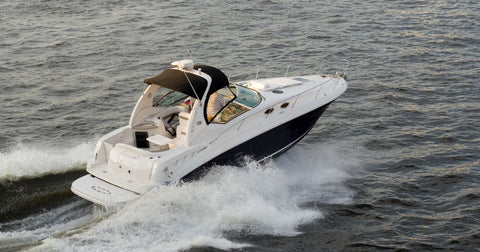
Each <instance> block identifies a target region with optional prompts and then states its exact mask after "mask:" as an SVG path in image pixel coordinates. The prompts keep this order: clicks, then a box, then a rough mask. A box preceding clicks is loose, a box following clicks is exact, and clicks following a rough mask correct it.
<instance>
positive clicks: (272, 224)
mask: <svg viewBox="0 0 480 252" xmlns="http://www.w3.org/2000/svg"><path fill="white" fill-rule="evenodd" d="M479 12H480V5H479V4H478V3H477V2H476V1H408V0H407V1H385V2H384V1H323V2H319V1H286V0H284V1H250V2H247V3H243V2H237V1H201V2H191V1H190V2H184V1H160V2H153V1H136V2H131V1H99V0H90V1H40V0H27V1H9V0H7V1H2V2H0V31H1V38H0V87H1V91H0V101H1V106H0V181H1V183H0V196H1V197H0V250H2V251H3V250H5V251H9V250H12V251H14V250H33V251H52V250H54V251H65V250H73V251H92V250H93V251H105V250H106V251H118V250H120V251H131V250H134V251H178V250H190V251H205V250H207V251H209V250H215V249H216V250H242V251H321V250H327V251H338V250H347V251H349V250H354V251H358V250H359V251H374V250H404V251H409V250H411V251H419V250H463V251H472V250H479V248H480V189H479V182H480V174H479V173H480V158H479V156H480V155H479V154H480V151H479V146H480V134H479V133H478V132H479V129H480V123H479V121H480V106H479V105H480V104H479V101H480V99H479V94H480V86H479V85H478V80H479V79H480V30H479V25H480V16H479V15H478V13H479ZM190 57H191V58H193V59H194V60H195V61H196V62H197V63H204V64H210V65H213V66H217V67H219V68H221V69H222V70H224V72H225V73H227V75H229V76H231V79H232V80H242V79H250V78H254V77H255V75H256V72H257V70H259V76H260V77H271V76H278V75H280V76H283V74H284V73H285V71H286V69H287V66H288V65H289V64H290V65H291V66H290V68H289V75H301V74H311V73H317V72H318V71H320V72H321V73H327V74H328V73H334V72H335V71H342V70H343V68H344V65H345V61H344V59H347V60H348V61H349V63H350V65H349V69H348V75H349V77H350V78H351V79H352V81H351V82H350V87H349V89H348V90H347V92H346V93H345V94H344V95H343V96H341V97H340V98H339V99H338V100H337V101H336V102H335V103H334V104H332V106H330V108H329V109H328V110H327V112H326V113H325V114H324V116H323V117H322V118H320V120H319V122H318V124H317V125H316V127H315V128H314V129H313V130H312V132H311V133H310V134H309V135H308V136H307V137H306V138H305V139H304V140H303V141H302V142H301V143H300V144H299V145H298V146H296V147H295V148H293V149H292V150H291V151H289V152H287V153H286V154H285V155H284V156H282V157H280V158H278V159H276V160H274V161H273V162H271V163H267V164H263V165H259V164H255V163H248V162H247V163H246V164H245V165H244V167H216V168H215V169H214V170H213V172H212V173H211V174H209V175H208V176H207V177H206V178H205V179H203V180H200V181H196V182H193V183H191V184H186V185H184V186H182V187H168V188H164V189H161V190H157V191H153V192H151V193H150V194H148V195H146V196H145V197H144V198H142V199H141V200H139V201H137V202H135V203H134V204H132V205H130V206H127V207H124V208H121V209H107V210H105V209H101V208H99V207H97V206H94V205H93V204H91V203H89V202H87V201H85V200H82V199H80V198H78V197H76V196H74V195H73V194H72V193H71V192H70V191H69V187H70V184H71V182H72V181H73V180H74V179H75V178H77V177H79V176H81V175H82V174H83V173H84V172H83V170H84V168H85V163H86V160H87V159H88V158H89V157H90V155H91V153H92V151H93V148H94V144H95V141H96V139H98V137H99V136H101V135H102V134H105V133H107V132H109V131H110V130H112V129H114V128H117V127H120V126H122V125H124V124H126V123H127V121H128V118H129V114H130V112H131V110H132V109H133V106H134V104H135V102H136V99H137V98H138V96H139V95H140V92H141V91H142V89H143V84H142V81H143V79H144V78H148V77H151V76H154V75H156V74H158V73H159V72H160V71H161V70H162V69H164V68H165V67H168V64H169V62H171V61H173V60H177V59H183V58H190Z"/></svg>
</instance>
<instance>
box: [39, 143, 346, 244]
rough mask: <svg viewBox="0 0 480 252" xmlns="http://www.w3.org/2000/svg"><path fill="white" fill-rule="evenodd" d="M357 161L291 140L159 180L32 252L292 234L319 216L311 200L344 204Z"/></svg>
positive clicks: (219, 241) (226, 241)
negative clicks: (277, 153) (172, 182)
mask: <svg viewBox="0 0 480 252" xmlns="http://www.w3.org/2000/svg"><path fill="white" fill-rule="evenodd" d="M354 166H355V165H354V164H353V163H352V162H351V161H347V160H344V159H342V158H339V156H338V155H336V153H335V152H334V151H331V150H330V147H328V146H327V147H322V148H314V149H313V148H310V149H309V148H307V147H295V148H293V149H292V150H291V151H289V152H287V153H286V154H285V155H284V156H283V157H282V158H280V159H276V160H274V161H270V162H267V163H265V164H258V163H256V162H246V163H245V165H242V166H218V167H214V168H213V169H212V170H211V171H210V172H209V173H208V174H207V175H206V177H204V178H202V179H200V180H198V181H194V182H191V183H184V184H181V185H178V186H168V187H159V188H156V189H154V190H152V191H151V192H149V193H147V194H146V195H144V196H143V197H142V198H141V199H139V200H137V201H134V202H132V203H131V204H128V205H125V206H123V207H120V208H118V209H115V210H114V213H113V214H111V215H108V216H107V217H105V218H103V219H101V220H100V221H95V222H91V223H90V224H88V227H82V229H81V230H78V231H71V232H69V233H70V234H69V235H65V236H61V237H49V238H46V239H45V240H43V241H42V244H41V245H39V246H37V247H34V248H33V250H34V251H45V250H47V251H63V250H71V249H72V248H75V249H74V250H76V251H90V250H96V251H103V250H108V251H115V250H122V251H124V250H134V251H182V250H186V249H190V248H194V247H215V248H218V249H222V250H227V249H234V248H243V247H249V246H254V244H248V243H244V242H239V241H238V240H242V239H241V237H244V235H248V236H252V235H253V236H256V235H275V236H295V235H298V234H300V233H301V232H300V231H298V229H299V227H300V226H302V225H305V224H308V223H311V222H313V221H314V220H317V219H320V218H323V216H324V214H325V213H324V212H322V211H321V210H320V209H319V208H318V207H315V206H310V207H307V205H309V204H308V203H309V202H322V203H333V204H348V203H350V202H351V201H352V198H353V196H354V192H352V191H351V190H349V189H347V188H346V187H345V185H344V181H345V180H348V179H350V178H352V175H351V172H350V170H351V169H352V167H354Z"/></svg>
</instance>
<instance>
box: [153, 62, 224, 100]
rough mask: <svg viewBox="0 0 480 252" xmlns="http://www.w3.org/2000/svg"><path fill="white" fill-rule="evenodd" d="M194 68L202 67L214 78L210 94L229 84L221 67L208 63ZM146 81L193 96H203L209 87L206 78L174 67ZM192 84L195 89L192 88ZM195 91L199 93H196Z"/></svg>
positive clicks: (204, 71) (203, 70) (202, 69)
mask: <svg viewBox="0 0 480 252" xmlns="http://www.w3.org/2000/svg"><path fill="white" fill-rule="evenodd" d="M194 68H195V69H199V68H201V71H202V72H203V73H206V74H208V75H209V76H210V77H211V78H212V84H211V86H210V90H209V91H208V95H210V94H212V93H214V92H215V91H217V90H219V89H220V88H223V87H225V86H228V78H227V76H225V74H224V73H223V72H222V71H220V70H219V69H217V68H215V67H211V66H207V65H195V66H194ZM187 77H188V79H187ZM189 81H190V82H189ZM144 82H145V83H147V84H149V85H152V84H155V85H159V86H162V87H165V88H168V89H172V90H175V91H178V92H181V93H184V94H186V95H188V96H192V97H197V95H198V97H200V98H201V97H203V95H204V94H205V92H206V89H207V80H206V79H204V78H202V77H200V76H198V75H195V74H192V73H188V72H184V71H182V70H179V69H174V68H171V69H166V70H164V71H163V72H162V73H161V74H159V75H157V76H155V77H152V78H149V79H145V81H144ZM190 83H191V85H190ZM192 86H193V88H194V89H195V91H194V90H193V89H192ZM195 92H196V94H197V95H195Z"/></svg>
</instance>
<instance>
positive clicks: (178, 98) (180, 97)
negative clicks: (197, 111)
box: [153, 90, 188, 107]
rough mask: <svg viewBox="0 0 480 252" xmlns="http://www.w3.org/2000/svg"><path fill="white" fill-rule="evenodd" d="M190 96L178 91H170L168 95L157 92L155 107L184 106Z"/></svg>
mask: <svg viewBox="0 0 480 252" xmlns="http://www.w3.org/2000/svg"><path fill="white" fill-rule="evenodd" d="M187 97H188V95H186V94H184V93H180V92H177V91H173V90H170V92H168V93H166V94H165V93H164V92H160V90H159V91H158V92H157V95H156V96H155V98H153V106H154V107H156V106H175V105H179V104H182V103H183V102H184V101H185V99H186V98H187Z"/></svg>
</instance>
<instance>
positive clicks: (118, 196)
mask: <svg viewBox="0 0 480 252" xmlns="http://www.w3.org/2000/svg"><path fill="white" fill-rule="evenodd" d="M71 190H72V192H73V193H75V194H76V195H78V196H80V197H82V198H84V199H87V200H89V201H92V202H94V203H97V204H100V205H103V206H112V205H118V204H120V203H124V202H128V201H131V200H134V199H137V198H140V197H141V196H142V195H141V194H138V193H135V192H132V191H129V190H126V189H123V188H120V187H118V186H115V185H112V184H110V183H108V182H105V181H103V180H101V179H99V178H97V177H95V176H93V175H91V174H88V175H85V176H83V177H81V178H79V179H77V180H75V181H74V182H73V183H72V187H71Z"/></svg>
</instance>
